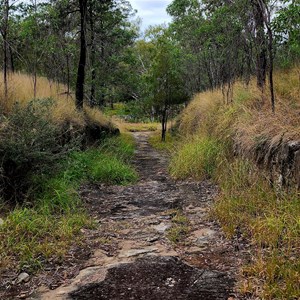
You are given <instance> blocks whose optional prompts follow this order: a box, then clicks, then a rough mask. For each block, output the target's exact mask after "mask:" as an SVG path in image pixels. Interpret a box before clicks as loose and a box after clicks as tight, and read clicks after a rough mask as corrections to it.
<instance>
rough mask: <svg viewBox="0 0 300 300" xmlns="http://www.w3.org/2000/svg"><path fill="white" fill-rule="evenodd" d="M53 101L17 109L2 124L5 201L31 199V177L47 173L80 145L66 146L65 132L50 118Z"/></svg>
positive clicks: (0, 181)
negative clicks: (28, 197)
mask: <svg viewBox="0 0 300 300" xmlns="http://www.w3.org/2000/svg"><path fill="white" fill-rule="evenodd" d="M51 106H52V101H51V100H36V101H32V102H30V103H29V104H28V105H27V106H25V107H21V106H19V105H18V104H16V105H15V107H14V109H13V111H12V112H11V114H10V115H9V116H5V115H2V116H1V120H0V160H1V170H0V188H1V190H0V192H1V194H2V196H3V198H4V199H5V200H9V201H14V202H21V201H22V199H24V197H25V198H26V196H28V194H27V192H28V189H29V188H30V185H31V184H30V182H31V174H33V173H43V172H45V171H47V169H49V168H53V165H54V163H55V162H56V161H58V159H61V157H62V156H63V155H65V154H66V153H67V152H68V151H69V150H70V148H73V147H74V146H75V145H76V143H75V141H70V144H64V143H63V136H64V132H62V129H61V127H59V126H57V125H55V124H54V123H53V122H52V120H51V119H50V117H49V113H48V111H49V110H50V109H51Z"/></svg>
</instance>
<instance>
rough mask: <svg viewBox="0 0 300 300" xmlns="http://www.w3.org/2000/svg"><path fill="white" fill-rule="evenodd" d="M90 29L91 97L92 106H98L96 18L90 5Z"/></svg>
mask: <svg viewBox="0 0 300 300" xmlns="http://www.w3.org/2000/svg"><path fill="white" fill-rule="evenodd" d="M89 15H90V29H91V68H92V78H91V95H90V106H92V107H93V106H95V105H96V97H95V94H96V87H95V82H96V68H95V63H96V48H95V28H94V17H93V5H92V3H91V5H90V11H89Z"/></svg>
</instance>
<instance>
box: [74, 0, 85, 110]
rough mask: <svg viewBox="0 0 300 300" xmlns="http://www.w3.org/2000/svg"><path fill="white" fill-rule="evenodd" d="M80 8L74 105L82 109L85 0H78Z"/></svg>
mask: <svg viewBox="0 0 300 300" xmlns="http://www.w3.org/2000/svg"><path fill="white" fill-rule="evenodd" d="M79 10H80V57H79V63H78V71H77V81H76V107H77V109H80V110H81V109H83V97H84V82H85V65H86V37H85V34H86V12H87V0H79Z"/></svg>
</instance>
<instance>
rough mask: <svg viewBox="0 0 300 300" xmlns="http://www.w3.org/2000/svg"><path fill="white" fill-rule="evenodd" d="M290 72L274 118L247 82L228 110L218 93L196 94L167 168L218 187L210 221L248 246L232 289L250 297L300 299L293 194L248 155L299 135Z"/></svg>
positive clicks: (298, 225) (299, 229) (279, 80)
mask: <svg viewBox="0 0 300 300" xmlns="http://www.w3.org/2000/svg"><path fill="white" fill-rule="evenodd" d="M297 74H298V73H297V70H291V72H290V73H289V74H285V73H283V74H279V75H278V74H277V76H276V78H275V88H276V97H277V98H276V99H277V103H276V104H277V106H276V114H275V115H272V113H270V111H271V110H270V106H269V105H268V104H267V103H265V104H263V103H262V102H261V95H260V93H259V92H258V91H257V90H256V88H255V84H254V83H253V82H252V83H250V85H249V86H248V88H247V87H245V86H243V85H242V84H237V85H236V87H235V92H234V97H233V102H232V103H231V104H230V105H225V104H224V101H223V99H222V93H221V91H220V90H217V91H213V92H205V93H201V94H199V95H196V97H195V99H194V100H193V101H192V102H191V103H190V105H189V106H188V107H187V108H186V109H185V111H184V112H183V113H182V116H181V123H180V126H179V134H180V136H181V141H180V143H178V144H177V147H176V149H175V151H174V152H173V155H172V160H171V164H170V172H171V174H172V175H173V176H174V177H175V178H188V177H192V178H195V179H203V178H211V179H213V180H214V181H215V182H216V183H217V184H218V185H219V186H220V190H221V192H220V195H219V197H218V199H217V201H216V203H215V206H214V207H213V209H212V216H214V217H215V218H217V219H218V220H219V221H220V223H221V225H222V227H223V229H224V232H225V233H226V234H227V236H228V237H229V238H233V237H237V236H239V237H242V238H244V240H245V241H247V243H248V244H249V245H251V248H250V249H251V251H250V254H251V261H250V263H249V264H248V265H246V266H243V268H242V274H243V280H241V282H240V283H239V288H240V291H241V293H242V294H244V295H246V296H250V297H255V298H257V299H266V300H275V299H285V300H292V299H299V298H300V258H299V250H300V195H299V190H296V188H295V189H294V190H293V188H291V187H290V188H289V190H288V191H285V190H284V189H280V188H279V189H278V187H276V184H275V185H274V184H273V185H272V184H271V182H269V179H268V174H267V173H265V171H264V170H263V168H262V167H260V168H259V167H257V166H256V164H255V157H254V153H255V149H257V147H258V146H259V145H260V144H259V143H261V142H263V143H265V144H266V145H268V143H269V144H270V146H271V145H272V143H273V141H276V140H278V136H280V137H284V139H285V140H287V141H289V140H298V139H299V138H300V136H299V132H300V131H299V129H300V127H299V109H300V102H299V88H298V87H299V77H297ZM297 86H298V87H297ZM262 138H263V140H262ZM267 150H268V149H267ZM237 154H238V155H237Z"/></svg>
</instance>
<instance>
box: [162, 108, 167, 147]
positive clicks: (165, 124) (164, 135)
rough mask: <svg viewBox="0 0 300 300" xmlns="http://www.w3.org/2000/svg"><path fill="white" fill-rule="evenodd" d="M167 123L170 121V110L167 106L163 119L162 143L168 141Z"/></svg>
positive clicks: (164, 109)
mask: <svg viewBox="0 0 300 300" xmlns="http://www.w3.org/2000/svg"><path fill="white" fill-rule="evenodd" d="M167 121H168V109H167V106H166V105H165V106H164V108H163V112H162V118H161V141H162V142H165V141H166V134H167Z"/></svg>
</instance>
